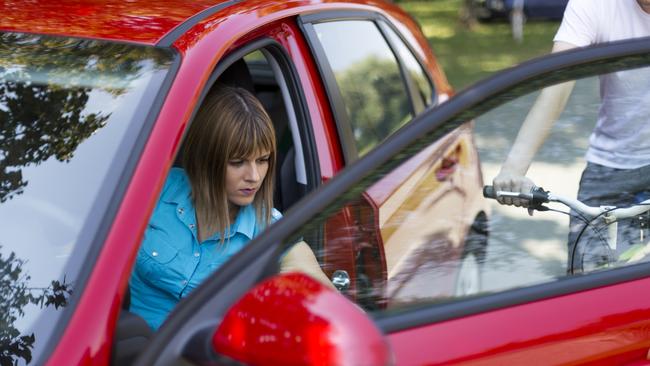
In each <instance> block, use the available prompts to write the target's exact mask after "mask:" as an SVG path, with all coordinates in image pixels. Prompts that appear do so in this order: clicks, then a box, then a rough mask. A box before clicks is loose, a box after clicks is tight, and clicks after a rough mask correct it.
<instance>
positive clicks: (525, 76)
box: [140, 39, 650, 365]
mask: <svg viewBox="0 0 650 366" xmlns="http://www.w3.org/2000/svg"><path fill="white" fill-rule="evenodd" d="M649 54H650V45H649V43H648V39H641V40H630V41H622V42H617V43H612V44H606V45H600V46H595V47H590V48H584V49H576V50H572V51H568V52H564V53H559V54H554V55H550V56H547V57H543V58H541V59H539V60H535V61H531V62H528V63H525V64H523V65H521V66H518V67H516V68H514V69H512V70H507V71H505V72H503V73H500V74H498V75H496V76H494V77H493V78H491V79H489V80H486V81H484V82H481V83H479V84H477V85H475V86H474V87H471V88H469V89H467V90H466V91H465V92H463V93H461V94H459V95H458V96H456V97H455V98H453V99H452V100H450V101H448V102H446V103H444V104H442V105H440V106H439V107H438V108H435V109H433V110H431V111H428V112H426V113H425V114H424V115H423V116H422V117H420V118H417V119H416V120H415V121H413V123H411V124H409V125H408V126H406V127H405V128H403V129H401V130H400V131H398V132H397V133H395V135H394V136H392V137H391V138H389V139H388V140H386V141H385V142H384V143H382V144H381V145H380V146H378V147H377V148H376V149H375V150H373V151H371V152H369V153H368V154H367V155H366V156H365V157H363V158H361V159H360V160H359V161H358V162H357V163H356V164H355V166H354V167H352V168H350V169H348V170H346V171H344V172H342V173H341V174H340V175H339V176H337V177H336V178H334V179H332V180H331V181H330V182H329V183H328V184H326V185H323V186H322V187H321V188H319V189H318V191H317V192H316V193H315V194H313V195H312V196H311V197H310V198H309V199H306V200H304V201H302V202H301V203H299V204H298V205H297V206H296V207H295V209H293V210H292V211H291V212H289V213H288V214H287V215H286V216H285V218H284V219H283V220H281V221H279V222H278V223H277V224H276V225H274V226H273V227H271V228H270V229H269V230H268V232H267V233H266V234H265V235H264V236H263V237H260V238H258V239H257V240H255V241H254V242H252V243H251V245H250V246H249V247H248V248H247V249H246V250H243V251H242V252H241V253H239V254H238V255H237V256H235V257H234V258H233V259H232V260H231V261H230V262H228V263H227V264H226V265H224V267H222V269H221V270H220V271H218V272H217V273H216V274H215V275H214V276H213V277H212V278H211V279H210V280H209V281H207V282H206V283H205V284H204V285H203V286H201V287H200V288H199V289H197V290H196V292H195V293H193V294H192V296H190V297H189V298H188V299H187V301H185V302H184V303H183V304H181V305H180V306H179V308H178V309H177V311H176V312H175V313H174V314H173V316H172V317H171V318H170V320H169V321H168V323H167V325H166V326H165V327H163V328H162V329H161V331H160V332H159V333H158V334H157V335H156V336H155V338H154V339H153V340H152V343H151V344H150V346H149V348H148V349H147V350H145V353H144V354H143V355H142V356H141V358H140V362H141V364H156V363H159V364H168V363H171V362H173V361H174V360H178V358H179V357H181V356H182V354H183V353H184V352H185V354H190V353H191V352H190V351H189V349H190V348H192V347H196V345H197V344H201V343H200V342H199V343H196V342H198V341H194V340H195V339H205V337H206V334H208V335H209V334H211V333H209V331H208V330H210V329H214V327H215V326H216V325H218V324H219V321H220V319H221V317H222V316H223V314H224V312H225V311H226V310H227V309H228V307H229V306H231V304H232V303H233V302H234V301H235V300H236V299H237V298H239V297H240V296H241V295H242V293H244V292H245V291H246V290H247V289H249V288H250V287H251V286H253V285H254V284H255V283H256V282H258V281H259V280H260V279H261V278H265V277H268V276H270V275H272V274H273V273H274V272H275V271H276V270H275V269H274V268H276V266H275V263H276V261H277V259H278V257H279V256H281V255H282V252H283V249H284V248H285V247H286V246H287V245H290V244H289V243H294V242H295V240H296V239H298V238H303V237H306V234H308V233H309V232H310V231H311V230H314V229H317V228H319V227H320V225H322V224H323V223H324V222H327V220H328V219H330V218H331V217H333V216H334V215H338V214H339V212H340V210H341V209H346V207H348V206H349V205H351V204H353V203H354V202H357V201H358V200H359V199H360V197H364V196H365V195H367V192H368V191H372V190H373V188H374V187H375V185H376V184H378V183H380V182H381V181H382V180H383V179H385V178H386V177H390V175H391V174H396V173H395V172H398V171H399V170H400V169H402V168H403V166H404V164H408V162H409V161H410V158H411V157H413V156H414V155H416V154H418V153H419V152H421V151H425V150H426V148H427V147H428V146H430V145H431V143H433V142H436V141H444V139H445V138H446V137H447V136H448V134H449V133H450V132H453V131H454V130H455V129H456V128H458V127H459V126H461V125H462V124H463V123H465V122H466V121H467V120H468V119H475V121H476V128H475V130H474V139H475V140H477V143H478V145H479V148H478V151H479V154H480V156H481V158H482V159H483V162H484V168H485V169H484V170H485V171H486V172H488V173H486V174H491V173H489V171H490V169H497V168H498V164H499V159H500V156H499V155H498V154H497V153H495V152H494V151H493V150H495V149H496V150H498V148H499V147H501V148H502V149H504V150H507V148H508V147H509V144H510V142H509V141H508V140H507V138H505V137H504V136H505V135H507V134H508V133H510V134H516V131H517V130H518V124H519V123H520V119H522V118H523V117H525V114H526V112H527V110H528V109H529V106H530V104H531V103H532V101H534V98H535V96H536V93H538V92H540V91H541V90H542V89H543V88H545V87H548V86H551V85H556V84H558V83H562V82H573V81H575V80H578V81H577V82H576V87H575V88H576V89H575V93H576V94H574V95H573V96H572V98H573V99H572V100H570V102H569V106H568V107H567V108H568V109H567V110H566V111H565V113H568V115H567V117H568V119H563V118H564V117H563V118H561V119H560V120H559V121H558V122H557V128H558V130H557V131H555V132H553V131H552V132H551V144H556V145H558V146H564V147H565V148H566V147H567V145H568V148H567V149H565V150H562V151H561V152H562V156H560V157H558V154H559V153H558V151H557V150H552V151H550V152H543V151H541V152H540V154H541V156H540V157H539V160H538V161H536V162H535V163H534V166H533V167H534V168H535V170H536V171H537V173H535V174H539V175H538V176H536V177H535V179H536V180H537V181H541V182H543V183H544V185H546V184H547V183H548V184H551V185H555V186H557V187H558V188H557V190H558V191H561V190H562V189H565V188H566V187H565V188H562V187H561V184H560V183H566V182H568V181H570V179H569V178H570V177H571V175H570V171H571V172H572V173H571V174H575V173H576V172H575V168H576V166H580V165H581V164H583V163H581V162H580V161H579V160H578V161H576V159H577V158H576V156H581V155H582V152H583V151H582V150H580V146H581V144H582V145H584V146H586V144H587V138H586V137H584V136H583V138H582V139H578V138H577V137H579V136H580V135H581V134H582V131H581V130H576V129H574V127H575V125H576V124H579V123H580V122H585V123H586V121H590V120H592V119H593V118H595V117H596V116H597V113H596V111H597V106H598V105H599V102H598V97H599V95H598V92H597V85H598V78H600V77H605V78H606V77H628V78H629V77H630V76H632V79H628V80H631V82H634V80H633V79H638V80H640V81H641V82H645V81H646V80H647V77H648V71H649V69H648V66H650V57H649V56H648V55H649ZM630 71H631V72H632V74H630V73H629V72H630ZM645 97H646V95H640V96H639V99H638V100H636V101H637V102H641V101H643V100H644V99H643V98H645ZM632 104H634V103H632ZM522 113H523V115H522ZM636 133H640V132H639V131H637V132H636ZM568 141H573V142H572V144H568ZM571 154H572V155H571ZM551 164H559V166H558V167H551V166H550V165H551ZM576 164H577V165H576ZM531 169H533V168H531ZM549 171H550V172H551V173H548V174H545V173H546V172H549ZM492 172H494V170H492ZM578 173H579V170H578ZM531 174H532V173H531ZM578 175H579V174H578ZM560 178H563V179H560ZM547 188H549V186H547ZM567 189H568V188H567ZM501 210H504V209H503V208H501V207H498V206H493V212H492V216H491V218H492V219H491V220H492V221H491V224H490V227H491V229H492V230H491V232H490V234H491V239H490V240H491V242H490V245H492V244H494V245H495V251H493V252H490V251H488V253H487V256H486V258H485V259H484V260H483V261H482V262H481V263H480V265H481V267H482V270H483V275H482V280H484V281H487V282H488V284H489V285H490V286H489V287H488V288H486V289H483V290H482V291H481V292H479V293H478V294H474V295H472V296H465V295H456V294H452V295H449V296H445V297H442V298H441V297H439V296H417V294H415V295H416V296H412V297H409V298H408V299H405V300H408V301H400V302H399V303H398V304H395V306H387V307H385V308H379V309H377V310H373V311H369V312H368V316H369V317H371V318H372V319H373V320H374V322H375V324H376V325H377V327H379V328H380V329H381V330H382V331H383V332H384V334H385V335H386V340H387V342H388V343H389V345H390V349H391V351H392V352H393V353H394V360H395V363H396V364H400V365H402V364H406V365H409V364H448V363H454V364H456V363H462V364H480V365H492V364H494V365H502V364H521V363H530V362H533V363H539V364H630V365H632V364H642V362H643V361H644V360H646V357H647V354H648V349H649V348H650V337H649V335H650V334H649V333H648V329H649V328H648V325H649V324H648V323H649V322H650V320H648V319H650V317H649V315H650V310H649V309H650V300H648V298H647V296H643V294H644V293H645V292H646V291H647V289H648V286H650V278H648V270H649V269H650V264H649V263H647V262H635V263H626V264H621V265H619V266H615V267H607V268H599V269H598V270H595V271H584V272H582V273H580V274H570V275H568V274H567V271H566V269H567V267H566V260H567V258H566V256H567V254H568V253H567V251H566V247H564V245H565V244H566V238H565V236H564V233H563V232H561V230H560V229H561V228H562V227H564V225H565V223H564V222H558V223H554V222H551V221H552V220H551V219H549V218H548V217H547V216H540V213H536V214H535V216H529V217H526V213H525V212H523V214H524V215H523V216H521V217H520V216H516V215H515V214H514V213H513V212H514V211H511V210H510V209H506V211H501ZM512 210H515V211H516V210H519V211H521V208H512ZM519 211H517V212H519ZM408 214H409V212H408V211H406V212H404V220H403V225H410V223H409V222H408V220H409V215H408ZM439 215H440V216H441V217H443V216H444V215H445V213H444V212H441V213H439ZM431 220H436V219H435V218H431ZM508 221H510V222H508ZM433 224H435V223H434V222H432V223H431V225H433ZM508 225H510V226H508ZM426 229H427V227H426V225H424V224H423V225H421V227H420V228H417V227H416V226H414V229H413V230H426ZM534 231H538V235H537V236H536V237H534V238H533V237H532V234H533V232H534ZM492 236H496V237H495V238H492ZM554 236H557V238H554ZM561 237H562V238H561ZM548 240H550V241H552V243H551V244H549V243H548V242H547V241H548ZM506 241H510V242H509V243H505V242H506ZM553 245H555V246H556V249H557V248H559V249H561V251H560V252H555V254H549V248H550V247H552V246H553ZM488 247H490V246H488ZM526 253H528V254H526ZM554 256H555V257H554ZM549 258H550V259H549ZM553 258H555V259H553ZM534 260H538V262H539V263H537V264H538V265H539V264H540V263H541V264H542V265H541V266H539V268H537V267H536V266H535V265H533V264H535V262H534ZM549 260H551V262H548V261H549ZM545 261H547V262H545ZM563 262H564V264H561V263H563ZM549 263H552V264H553V265H549ZM462 264H463V263H462V261H459V260H438V259H437V258H431V259H427V267H428V268H430V269H432V271H435V269H436V268H441V267H458V266H462ZM544 264H546V266H544ZM563 266H564V267H563ZM535 269H538V270H539V272H534V270H535ZM442 279H443V280H444V278H442ZM350 326H351V327H352V326H354V325H353V324H351V325H350ZM201 332H203V333H201ZM201 334H203V337H201ZM198 363H202V362H198Z"/></svg>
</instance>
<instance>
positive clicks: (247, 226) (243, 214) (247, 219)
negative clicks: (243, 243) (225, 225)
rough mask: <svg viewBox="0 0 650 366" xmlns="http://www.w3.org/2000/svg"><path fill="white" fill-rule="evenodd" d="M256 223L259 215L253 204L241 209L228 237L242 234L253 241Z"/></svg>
mask: <svg viewBox="0 0 650 366" xmlns="http://www.w3.org/2000/svg"><path fill="white" fill-rule="evenodd" d="M256 221H257V215H256V212H255V207H254V206H253V205H252V204H251V205H246V206H242V207H240V208H239V212H238V213H237V218H235V222H234V223H233V224H232V225H231V226H230V228H231V230H230V234H229V235H228V237H232V236H233V235H235V234H236V233H240V234H243V235H245V236H246V237H247V238H248V239H249V240H250V239H253V235H254V233H255V224H256Z"/></svg>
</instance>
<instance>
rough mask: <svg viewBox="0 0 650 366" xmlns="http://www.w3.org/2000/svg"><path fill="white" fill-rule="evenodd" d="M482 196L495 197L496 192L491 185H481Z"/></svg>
mask: <svg viewBox="0 0 650 366" xmlns="http://www.w3.org/2000/svg"><path fill="white" fill-rule="evenodd" d="M483 197H485V198H492V199H496V198H497V192H496V191H495V190H494V187H493V186H483Z"/></svg>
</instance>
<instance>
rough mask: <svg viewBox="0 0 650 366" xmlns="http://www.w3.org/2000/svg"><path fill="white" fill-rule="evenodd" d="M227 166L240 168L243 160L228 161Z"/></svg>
mask: <svg viewBox="0 0 650 366" xmlns="http://www.w3.org/2000/svg"><path fill="white" fill-rule="evenodd" d="M228 164H230V165H233V166H241V165H242V164H244V161H243V160H230V161H229V162H228Z"/></svg>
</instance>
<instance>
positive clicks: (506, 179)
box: [492, 171, 535, 207]
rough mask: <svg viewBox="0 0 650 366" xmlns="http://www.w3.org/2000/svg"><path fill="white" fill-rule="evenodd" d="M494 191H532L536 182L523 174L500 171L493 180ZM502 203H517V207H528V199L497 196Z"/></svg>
mask: <svg viewBox="0 0 650 366" xmlns="http://www.w3.org/2000/svg"><path fill="white" fill-rule="evenodd" d="M492 186H493V187H494V191H495V192H496V191H507V192H519V193H530V192H531V191H532V190H533V188H535V183H533V181H532V180H530V179H528V178H526V177H525V176H523V175H520V174H516V173H511V172H508V171H500V172H499V174H498V175H497V176H496V177H495V178H494V180H492ZM497 201H499V203H500V204H502V205H515V206H517V207H528V204H529V202H528V200H524V199H519V198H512V197H499V198H497Z"/></svg>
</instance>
